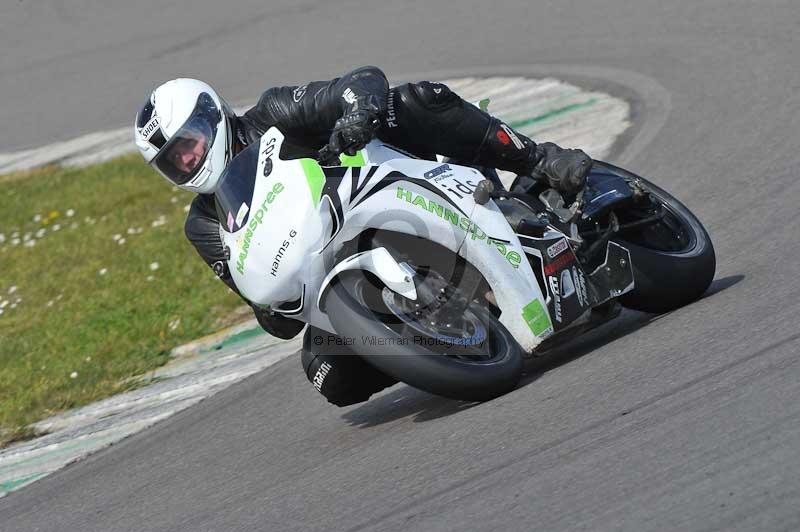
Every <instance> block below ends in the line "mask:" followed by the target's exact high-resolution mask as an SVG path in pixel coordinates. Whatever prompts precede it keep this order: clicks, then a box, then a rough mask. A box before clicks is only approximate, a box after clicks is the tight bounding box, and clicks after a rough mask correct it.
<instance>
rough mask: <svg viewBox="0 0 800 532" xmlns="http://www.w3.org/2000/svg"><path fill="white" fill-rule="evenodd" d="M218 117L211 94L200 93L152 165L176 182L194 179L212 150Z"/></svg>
mask: <svg viewBox="0 0 800 532" xmlns="http://www.w3.org/2000/svg"><path fill="white" fill-rule="evenodd" d="M221 119H222V113H221V112H220V110H219V108H218V107H217V104H216V103H215V102H214V100H213V98H211V96H210V95H208V93H205V92H203V93H201V94H200V96H199V97H198V98H197V103H196V104H195V106H194V110H192V114H190V115H189V118H188V119H187V120H186V122H185V123H184V124H183V125H182V126H181V128H180V129H179V130H178V131H176V132H175V134H174V135H172V137H171V138H170V139H169V141H167V143H166V144H164V146H163V147H162V148H161V150H160V151H159V152H158V155H156V157H155V159H153V163H152V164H153V166H155V167H156V169H157V170H158V171H159V172H161V173H162V174H163V175H164V177H166V178H167V179H169V180H170V181H172V182H173V183H175V184H176V185H183V184H185V183H187V182H189V181H191V180H192V179H194V177H195V176H196V175H197V173H198V172H199V171H200V169H201V168H203V163H205V160H206V157H207V156H208V152H209V151H211V146H212V145H213V144H214V138H215V137H216V135H217V127H218V126H219V123H220V120H221Z"/></svg>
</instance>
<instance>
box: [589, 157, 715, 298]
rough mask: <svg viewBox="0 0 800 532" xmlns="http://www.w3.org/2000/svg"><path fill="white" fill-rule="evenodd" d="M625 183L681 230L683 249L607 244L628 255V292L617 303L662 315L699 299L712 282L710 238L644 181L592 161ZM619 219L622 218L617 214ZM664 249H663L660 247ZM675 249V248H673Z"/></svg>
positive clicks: (631, 239) (625, 239) (643, 241)
mask: <svg viewBox="0 0 800 532" xmlns="http://www.w3.org/2000/svg"><path fill="white" fill-rule="evenodd" d="M595 164H597V165H602V166H603V167H604V168H607V169H609V170H611V171H613V172H615V173H617V174H618V175H620V176H622V177H624V178H625V179H626V180H627V181H629V182H631V181H634V180H637V179H638V180H639V181H640V182H641V184H642V186H643V188H644V189H645V190H647V192H649V193H650V195H651V196H652V197H654V198H655V200H656V201H658V202H660V203H661V204H662V206H663V207H664V209H665V210H666V211H667V213H668V215H669V216H671V217H672V219H673V220H674V221H675V222H677V223H679V224H680V225H681V230H682V232H683V235H684V239H685V240H686V243H685V245H684V247H683V248H682V249H675V250H666V249H657V247H658V246H657V245H654V243H653V242H648V239H647V235H646V234H638V235H624V234H622V235H619V236H616V237H614V238H612V240H613V241H615V242H617V243H618V244H620V245H621V246H624V247H625V248H627V249H628V251H630V254H631V262H632V264H633V278H634V283H635V286H634V289H633V291H631V292H628V293H627V294H625V295H623V296H621V297H620V298H619V301H620V303H621V304H622V305H623V306H625V307H628V308H631V309H634V310H640V311H644V312H653V313H662V312H668V311H671V310H675V309H676V308H679V307H682V306H684V305H687V304H689V303H691V302H692V301H695V300H696V299H698V298H700V296H702V295H703V293H704V292H705V291H706V290H707V289H708V287H709V285H710V284H711V281H712V280H713V279H714V271H715V269H716V263H717V261H716V255H715V253H714V246H713V244H712V243H711V238H710V237H709V236H708V233H707V232H706V230H705V228H703V225H702V224H701V223H700V220H698V219H697V217H696V216H695V215H694V214H692V212H691V211H690V210H689V209H688V208H686V206H685V205H683V204H682V203H681V202H680V201H678V200H677V199H675V198H674V197H673V196H672V195H671V194H669V193H668V192H666V191H665V190H664V189H662V188H660V187H658V186H656V185H655V184H653V183H651V182H650V181H648V180H647V179H644V178H642V177H639V176H637V175H635V174H633V173H631V172H628V171H627V170H624V169H622V168H618V167H616V166H613V165H610V164H608V163H602V162H599V161H597V162H596V163H595ZM623 214H624V213H623ZM661 247H665V246H661ZM675 247H677V248H680V246H679V245H678V246H675Z"/></svg>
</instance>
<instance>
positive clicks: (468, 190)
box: [215, 128, 715, 401]
mask: <svg viewBox="0 0 800 532" xmlns="http://www.w3.org/2000/svg"><path fill="white" fill-rule="evenodd" d="M291 151H292V149H291V144H290V143H289V142H287V141H286V139H285V138H284V136H283V135H282V134H281V132H280V131H279V130H277V129H276V128H272V129H270V130H269V131H267V132H266V133H265V134H264V135H263V136H262V137H261V139H260V142H256V143H252V144H251V145H250V146H249V147H247V148H246V149H244V150H243V151H242V152H241V153H239V154H238V155H237V156H236V157H235V158H234V159H233V160H232V161H231V163H230V164H229V166H228V168H227V169H226V171H225V173H224V175H223V177H222V179H221V184H220V186H219V189H218V191H217V192H216V193H215V197H216V202H217V211H218V215H219V219H220V220H221V222H222V223H221V229H220V233H221V237H222V241H223V243H224V246H225V248H226V257H227V258H228V265H229V268H230V271H231V275H232V277H233V280H234V282H235V283H236V286H237V287H238V288H239V290H240V292H241V294H242V295H243V296H244V297H245V298H247V299H248V300H250V301H251V302H252V303H253V304H255V305H260V306H262V307H269V309H270V310H271V311H272V312H275V313H277V314H280V315H283V316H287V317H291V318H294V319H298V320H301V321H303V322H305V323H307V324H309V325H310V326H313V327H315V328H317V329H319V330H322V331H326V332H328V333H330V334H331V337H332V338H335V339H336V340H337V342H336V343H337V344H338V343H341V344H342V345H347V346H348V349H349V350H350V351H351V352H353V353H355V354H357V355H358V356H359V357H361V358H363V359H364V360H365V361H366V362H368V363H369V364H370V365H371V366H373V367H374V368H377V369H378V370H380V372H382V373H384V374H385V375H388V376H389V377H391V378H393V379H396V380H399V381H403V382H405V383H407V384H409V385H411V386H414V387H416V388H420V389H422V390H425V391H427V392H430V393H434V394H437V395H441V396H445V397H450V398H455V399H460V400H468V401H485V400H489V399H492V398H494V397H497V396H499V395H502V394H504V393H506V392H508V391H510V390H512V389H514V387H515V386H516V385H517V383H518V381H519V379H520V377H521V375H522V371H523V359H524V358H525V357H527V356H536V355H538V354H540V353H541V352H543V351H544V350H546V349H548V348H549V347H552V346H553V345H557V344H559V343H561V342H563V341H564V340H565V339H567V338H572V337H574V336H576V335H578V334H581V333H583V332H584V331H586V330H588V329H590V328H593V327H596V326H598V325H599V324H601V323H604V322H606V321H608V320H610V319H613V318H614V317H615V316H616V315H617V314H618V313H619V310H620V307H621V306H622V307H628V308H631V309H636V310H641V311H645V312H655V313H660V312H666V311H669V310H673V309H675V308H678V307H680V306H682V305H685V304H687V303H690V302H691V301H693V300H695V299H697V298H698V297H700V296H701V295H702V294H703V293H704V292H705V290H706V289H707V288H708V286H709V284H710V283H711V280H712V279H713V276H714V269H715V255H714V248H713V245H712V243H711V240H710V238H709V236H708V234H707V232H706V231H705V229H704V228H703V226H702V225H701V223H700V222H699V221H698V219H697V218H696V217H695V216H694V215H693V214H692V213H691V212H690V211H689V210H688V209H687V208H686V207H685V206H684V205H682V204H681V203H680V202H679V201H678V200H676V199H675V198H674V197H673V196H671V195H670V194H668V193H667V192H666V191H664V190H663V189H661V188H659V187H658V186H656V185H655V184H653V183H651V182H650V181H648V180H646V179H644V178H642V177H639V176H637V175H635V174H633V173H631V172H628V171H627V170H624V169H622V168H618V167H616V166H613V165H611V164H607V163H604V162H600V161H596V162H595V163H594V165H593V168H592V170H591V173H590V174H589V176H588V181H587V186H586V187H585V189H584V190H583V191H581V192H580V193H579V194H577V196H575V197H570V198H564V197H563V196H562V195H561V194H559V193H558V192H557V191H555V190H553V189H550V188H548V187H547V186H546V185H545V184H543V183H541V182H539V181H534V180H533V179H530V178H527V177H524V176H519V177H517V179H516V180H515V182H514V184H513V185H512V186H511V187H510V190H509V191H505V190H501V189H500V187H497V188H495V187H494V185H493V183H494V182H499V181H498V180H496V179H494V178H496V173H494V172H495V171H494V170H493V169H485V168H475V167H470V166H465V165H460V164H456V162H451V161H447V160H442V161H430V160H421V159H416V158H414V157H412V156H410V155H408V154H405V153H404V152H402V151H401V150H399V149H397V148H395V147H392V146H390V145H387V144H385V143H383V142H381V141H379V140H374V141H372V142H370V143H369V144H368V145H367V146H366V147H365V148H364V149H362V150H360V151H359V152H358V153H357V154H356V155H355V156H344V155H343V156H341V160H340V161H338V164H331V163H330V162H325V160H324V159H327V157H324V156H323V157H321V159H322V160H323V162H322V163H320V161H319V160H317V159H320V157H317V158H316V159H315V158H313V157H297V156H293V155H292V153H291ZM487 177H488V178H487ZM304 348H306V349H307V348H308V347H307V346H305V347H304ZM323 377H324V376H323Z"/></svg>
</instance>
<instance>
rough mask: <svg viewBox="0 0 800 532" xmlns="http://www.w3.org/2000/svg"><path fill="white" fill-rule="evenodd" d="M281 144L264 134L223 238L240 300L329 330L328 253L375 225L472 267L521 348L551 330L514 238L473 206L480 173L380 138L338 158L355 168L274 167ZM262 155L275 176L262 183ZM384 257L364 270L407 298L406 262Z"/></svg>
mask: <svg viewBox="0 0 800 532" xmlns="http://www.w3.org/2000/svg"><path fill="white" fill-rule="evenodd" d="M282 140H283V137H282V135H281V134H280V133H279V132H278V131H277V130H276V129H271V130H270V131H268V132H267V133H266V134H265V135H264V136H263V137H262V139H261V146H260V150H261V153H260V155H259V161H258V165H259V166H258V176H259V177H258V178H257V180H256V189H255V193H254V197H253V202H252V203H253V205H250V206H247V208H248V210H250V211H251V212H250V214H249V220H248V221H247V222H246V224H245V227H242V228H241V229H239V230H238V231H237V232H235V233H233V234H231V233H228V232H225V231H222V237H223V240H224V242H225V244H226V245H227V246H229V247H230V250H231V258H230V261H229V266H230V270H231V272H232V275H233V279H234V282H235V283H236V286H237V287H238V288H239V289H240V291H241V292H242V294H243V295H244V296H245V297H246V298H248V299H250V300H251V301H254V302H255V303H258V304H261V305H270V306H271V307H272V308H273V309H275V310H277V311H279V312H281V311H282V312H284V313H285V314H287V315H292V316H293V317H296V318H297V319H300V320H302V321H305V322H307V323H311V324H313V325H315V326H317V327H320V328H322V329H326V330H329V331H330V330H331V327H330V322H329V321H328V318H327V316H326V315H325V314H324V313H323V312H322V311H320V310H319V307H318V305H317V303H318V302H319V299H320V297H321V288H322V287H324V286H327V285H328V283H329V282H330V280H331V279H332V278H333V277H334V276H335V274H336V273H335V271H336V270H337V268H338V269H339V270H342V269H347V267H346V266H343V265H338V264H337V263H335V261H334V260H333V256H334V252H335V250H337V249H339V248H340V246H341V245H342V243H344V242H345V241H347V240H350V239H352V238H354V237H356V236H358V235H359V234H360V233H361V232H363V231H364V230H365V229H368V228H382V229H386V230H393V231H398V232H401V233H407V234H412V235H415V236H420V237H424V238H426V239H429V240H432V241H435V242H437V243H438V244H440V245H442V246H444V247H445V248H447V249H449V250H450V251H452V252H454V253H457V254H459V255H461V256H462V257H464V258H465V259H466V260H467V261H469V262H470V263H471V264H473V265H474V266H475V267H476V268H477V269H478V270H479V271H480V272H481V273H482V274H483V275H484V277H485V278H486V279H487V281H488V282H489V284H490V286H491V288H492V290H493V291H494V295H495V299H496V300H497V303H498V306H499V308H500V309H501V310H502V315H501V317H500V321H501V322H502V323H503V324H504V325H505V326H506V327H507V328H508V329H509V331H510V332H511V333H512V334H513V335H514V337H515V338H516V339H517V341H518V342H519V343H520V345H521V346H522V347H523V349H526V350H529V351H532V350H533V349H534V347H536V345H538V344H539V343H540V342H541V340H542V339H544V338H545V337H546V336H548V335H549V334H551V333H552V327H549V328H548V327H546V326H545V327H542V326H541V325H542V320H544V323H545V324H549V323H550V322H549V317H547V315H546V311H545V316H544V317H542V316H540V315H537V316H535V317H538V318H539V319H538V322H537V323H538V326H537V327H535V328H534V326H533V325H531V323H532V319H531V308H532V307H536V308H544V309H546V308H547V307H546V305H545V302H544V299H543V297H542V294H541V291H540V289H539V286H538V284H537V282H536V279H535V276H534V274H533V272H532V270H531V268H530V266H529V264H528V262H527V260H526V259H525V255H524V253H523V250H522V246H521V245H520V243H519V240H518V239H517V237H516V235H515V234H514V233H513V231H512V229H511V227H510V226H509V225H508V223H507V222H506V220H505V218H504V217H503V215H502V213H500V211H499V209H497V207H496V206H495V205H494V203H493V202H489V203H487V204H486V205H484V206H479V205H476V204H475V202H474V200H473V198H472V191H473V190H474V189H475V186H477V184H478V182H479V181H480V180H481V179H483V177H482V176H481V174H480V173H479V172H478V171H476V170H474V169H472V168H467V167H461V166H458V165H454V164H442V163H437V162H433V161H424V160H417V159H410V158H408V157H407V156H405V155H403V154H401V153H399V152H397V151H394V150H393V149H391V148H390V147H387V146H385V145H383V144H381V143H380V142H377V141H374V142H372V143H370V144H369V145H368V146H367V148H365V149H364V150H362V151H361V152H360V155H359V156H357V157H356V158H349V159H350V160H349V161H343V164H350V165H353V166H356V167H355V168H347V169H342V168H335V169H321V168H320V167H319V166H318V165H317V164H316V163H315V162H313V161H311V160H308V159H305V160H302V161H301V160H292V161H282V160H280V159H279V158H278V153H279V152H280V144H281V142H282ZM267 158H271V161H272V165H273V166H272V171H271V173H269V175H268V177H260V176H261V174H262V171H263V168H264V165H265V161H266V159H267ZM323 171H327V172H328V174H329V177H327V179H325V178H324V177H321V176H322V173H323ZM321 180H322V181H324V183H325V186H324V189H323V185H322V183H321V182H320V181H321ZM317 198H319V199H318V200H317ZM253 211H255V212H253ZM384 253H386V255H388V257H385V256H383V255H381V253H380V252H377V250H375V253H374V254H372V255H373V256H372V257H371V258H370V259H369V267H368V266H367V265H366V263H365V264H364V265H363V269H369V270H370V271H373V273H375V274H376V275H378V277H381V278H383V279H384V281H385V282H386V284H387V286H388V287H389V288H390V289H393V290H395V291H397V292H398V293H405V294H407V295H409V296H410V295H411V292H410V290H409V286H408V284H407V283H405V282H404V280H403V279H402V278H401V275H400V272H405V271H407V270H403V269H402V267H403V266H404V265H398V264H397V262H396V261H394V259H392V258H391V255H389V254H388V252H385V250H384ZM375 257H377V258H378V259H379V260H375ZM354 260H357V259H354ZM364 260H366V258H365V259H364ZM298 300H301V301H302V302H301V303H300V304H298ZM536 302H538V303H536ZM299 307H302V308H299ZM534 329H536V330H537V332H538V336H537V334H534V332H533V331H534Z"/></svg>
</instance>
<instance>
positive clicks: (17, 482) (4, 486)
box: [0, 473, 47, 493]
mask: <svg viewBox="0 0 800 532" xmlns="http://www.w3.org/2000/svg"><path fill="white" fill-rule="evenodd" d="M46 474H47V473H34V474H33V475H28V476H27V477H21V478H15V479H14V480H6V481H5V482H0V493H2V492H4V491H11V490H13V489H16V488H18V487H20V486H22V485H23V484H27V483H28V482H33V481H34V480H38V479H40V478H42V477H43V476H45V475H46Z"/></svg>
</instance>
